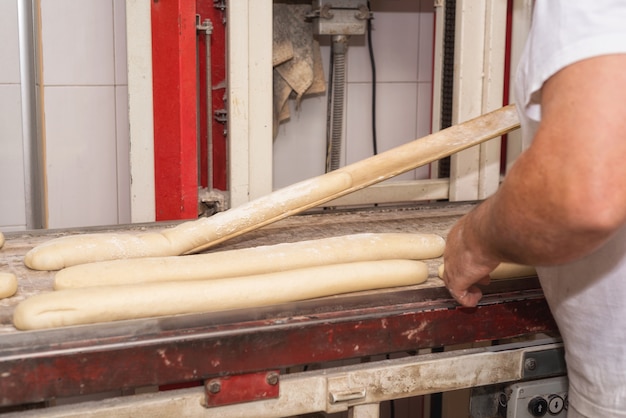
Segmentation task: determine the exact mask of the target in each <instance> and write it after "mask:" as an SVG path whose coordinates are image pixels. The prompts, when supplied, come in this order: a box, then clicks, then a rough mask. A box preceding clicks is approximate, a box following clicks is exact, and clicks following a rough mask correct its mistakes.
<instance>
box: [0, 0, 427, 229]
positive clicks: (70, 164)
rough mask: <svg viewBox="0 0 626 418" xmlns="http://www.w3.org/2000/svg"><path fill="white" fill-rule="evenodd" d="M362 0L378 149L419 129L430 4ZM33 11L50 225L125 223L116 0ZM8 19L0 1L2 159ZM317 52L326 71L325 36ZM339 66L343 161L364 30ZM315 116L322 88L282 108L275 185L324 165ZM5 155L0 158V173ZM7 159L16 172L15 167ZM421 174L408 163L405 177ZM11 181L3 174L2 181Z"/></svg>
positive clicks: (11, 211) (56, 3)
mask: <svg viewBox="0 0 626 418" xmlns="http://www.w3.org/2000/svg"><path fill="white" fill-rule="evenodd" d="M372 5H373V9H374V12H375V20H374V33H373V42H374V49H375V54H376V65H377V77H378V86H377V89H378V103H377V109H378V110H377V111H378V116H377V123H378V138H379V141H380V142H379V150H381V151H382V150H384V149H387V148H388V147H391V146H394V145H396V144H400V143H403V142H405V141H408V140H412V139H414V138H417V137H420V136H423V135H424V134H426V133H428V132H429V129H430V89H431V79H432V57H431V55H432V33H433V12H432V0H393V1H390V0H373V1H372ZM41 18H42V26H41V31H42V38H43V42H42V53H43V71H44V74H43V87H44V89H43V91H44V95H43V98H44V100H45V106H44V110H45V120H44V126H43V130H44V131H45V138H46V141H47V146H46V150H47V167H46V169H47V173H48V176H49V178H48V192H49V214H50V219H49V226H50V227H52V228H55V227H73V226H86V225H97V224H109V223H118V222H119V223H125V222H128V221H129V219H130V202H129V194H130V192H129V190H130V186H129V185H130V175H129V161H128V151H129V150H128V146H129V145H128V119H127V109H128V101H127V98H126V95H127V74H126V42H125V40H126V30H125V1H124V0H41ZM17 22H18V20H17V0H0V39H2V40H3V42H1V43H0V60H1V62H2V65H0V89H1V90H0V109H2V110H3V114H2V115H1V116H0V118H1V122H2V123H1V124H0V141H1V143H2V151H1V152H2V154H1V156H0V158H2V160H3V161H4V159H5V158H6V159H10V160H11V161H12V162H13V164H17V163H19V162H20V161H21V154H19V153H21V142H20V140H21V114H20V113H19V112H17V113H15V112H16V111H17V110H18V109H19V106H18V105H17V103H18V102H19V100H20V96H19V83H20V77H19V42H18V38H17V36H18V35H17V34H18V31H17V25H18V23H17ZM322 53H323V58H324V61H325V69H326V73H327V71H328V68H327V65H328V64H327V61H328V54H329V47H328V41H326V44H325V46H324V47H323V51H322ZM347 69H348V83H349V85H348V89H347V101H348V103H347V107H346V119H345V123H344V127H345V128H344V129H345V132H346V141H347V143H346V145H345V147H344V156H343V160H344V161H348V162H352V161H356V160H358V159H360V158H365V157H367V156H369V155H371V152H372V146H371V132H370V131H369V126H370V124H371V113H370V103H371V96H370V84H369V83H370V81H371V72H370V66H369V57H368V52H367V45H366V44H365V39H364V37H353V38H352V39H351V44H350V48H349V52H348V68H347ZM292 107H293V103H292ZM5 109H8V111H4V110H5ZM325 119H326V98H325V97H324V96H319V97H312V98H306V99H305V100H304V101H303V102H302V105H301V107H300V109H295V108H292V117H291V120H290V121H289V122H288V123H286V124H284V125H282V126H281V127H280V132H279V136H278V138H277V139H276V141H275V143H274V167H275V168H274V187H275V188H279V187H282V186H285V185H288V184H292V183H294V182H296V181H299V180H303V179H306V178H309V177H313V176H316V175H319V174H321V173H323V171H324V167H325V147H326V126H325ZM9 138H10V139H9ZM16 138H19V139H20V140H18V139H16ZM9 143H11V144H12V145H10V146H9V145H7V144H9ZM17 165H19V164H17ZM9 166H10V165H7V164H5V163H4V162H2V163H0V175H2V174H3V173H4V171H3V170H5V167H9ZM11 170H14V172H15V173H22V174H23V168H22V167H21V166H19V167H14V168H11ZM426 175H427V171H426V172H425V171H424V170H417V171H416V172H415V173H411V174H407V175H405V176H408V177H411V178H422V177H425V176H426ZM18 183H19V181H12V182H10V185H9V184H8V183H6V182H2V183H1V187H3V188H4V189H6V188H7V187H9V186H11V187H13V186H15V185H17V184H18ZM4 189H3V190H4ZM9 194H10V195H11V196H10V197H8V198H7V197H5V198H3V200H2V202H0V205H2V206H0V228H4V229H6V226H7V225H14V224H16V225H20V224H21V225H23V223H24V217H25V215H24V212H23V209H22V208H23V205H24V203H23V202H24V193H23V189H22V190H10V191H9V193H7V194H4V193H3V196H8V195H9ZM9 204H10V205H11V208H7V205H9ZM17 207H19V209H16V208H17Z"/></svg>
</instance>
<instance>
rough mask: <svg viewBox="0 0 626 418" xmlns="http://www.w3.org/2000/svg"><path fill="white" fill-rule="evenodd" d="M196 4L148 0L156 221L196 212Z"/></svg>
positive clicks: (184, 0)
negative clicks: (150, 34) (149, 8)
mask: <svg viewBox="0 0 626 418" xmlns="http://www.w3.org/2000/svg"><path fill="white" fill-rule="evenodd" d="M195 19H196V3H195V0H168V1H163V0H153V1H152V72H153V73H152V77H153V98H154V165H155V167H154V168H155V204H156V220H157V221H162V220H173V219H192V218H196V217H197V216H198V174H197V173H198V168H197V164H198V162H197V161H198V159H197V150H196V148H197V146H196V129H197V121H196V119H197V116H196V23H195Z"/></svg>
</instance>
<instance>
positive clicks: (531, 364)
mask: <svg viewBox="0 0 626 418" xmlns="http://www.w3.org/2000/svg"><path fill="white" fill-rule="evenodd" d="M524 368H525V369H526V370H535V369H536V368H537V360H535V359H534V358H532V357H529V358H527V359H526V361H524Z"/></svg>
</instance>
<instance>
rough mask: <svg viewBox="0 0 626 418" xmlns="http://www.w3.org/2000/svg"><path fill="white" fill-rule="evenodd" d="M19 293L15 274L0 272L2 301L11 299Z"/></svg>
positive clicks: (0, 295)
mask: <svg viewBox="0 0 626 418" xmlns="http://www.w3.org/2000/svg"><path fill="white" fill-rule="evenodd" d="M15 292H17V277H15V274H13V273H2V272H0V299H3V298H9V297H11V296H13V295H14V294H15Z"/></svg>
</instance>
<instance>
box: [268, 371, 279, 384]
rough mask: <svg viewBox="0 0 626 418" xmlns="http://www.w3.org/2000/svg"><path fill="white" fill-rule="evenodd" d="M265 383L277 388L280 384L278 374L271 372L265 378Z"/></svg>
mask: <svg viewBox="0 0 626 418" xmlns="http://www.w3.org/2000/svg"><path fill="white" fill-rule="evenodd" d="M265 381H266V382H267V383H268V384H269V385H272V386H275V385H276V384H278V373H276V372H269V373H268V374H267V376H266V377H265Z"/></svg>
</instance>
